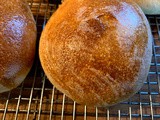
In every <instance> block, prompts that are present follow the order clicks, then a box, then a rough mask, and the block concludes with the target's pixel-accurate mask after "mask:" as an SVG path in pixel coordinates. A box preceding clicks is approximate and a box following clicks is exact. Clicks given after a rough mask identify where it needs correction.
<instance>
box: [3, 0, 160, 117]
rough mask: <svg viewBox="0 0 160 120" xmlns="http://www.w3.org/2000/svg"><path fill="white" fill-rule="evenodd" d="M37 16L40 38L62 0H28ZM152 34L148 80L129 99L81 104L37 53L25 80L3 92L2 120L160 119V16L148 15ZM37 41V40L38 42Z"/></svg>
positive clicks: (35, 16)
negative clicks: (54, 80)
mask: <svg viewBox="0 0 160 120" xmlns="http://www.w3.org/2000/svg"><path fill="white" fill-rule="evenodd" d="M27 2H28V4H29V6H30V8H31V10H32V13H33V15H34V18H35V21H36V24H37V29H38V38H37V40H39V37H40V34H41V31H42V30H43V28H44V26H45V24H46V22H47V20H48V19H49V18H50V16H51V15H52V13H53V12H54V11H55V10H56V9H57V7H58V5H59V4H60V3H61V2H60V1H58V0H57V1H56V0H55V1H54V0H27ZM147 18H148V20H149V22H150V25H151V28H152V33H153V37H154V40H153V57H152V63H151V68H150V72H149V74H148V79H147V81H146V82H145V83H144V86H143V87H142V89H141V90H140V91H139V92H138V93H137V94H135V95H134V96H133V97H131V98H130V99H129V100H127V101H125V102H122V103H120V104H118V105H116V106H113V107H110V108H108V109H98V108H91V107H87V106H82V105H79V104H77V103H76V102H74V101H72V100H71V99H69V98H68V97H67V96H65V95H64V94H63V93H61V92H59V91H58V90H57V89H56V88H55V87H54V86H52V85H51V84H50V82H49V81H48V80H47V78H46V76H45V74H44V73H43V70H42V68H41V66H40V62H39V59H38V55H37V56H36V60H35V62H34V66H33V68H32V70H31V72H30V73H29V75H28V76H27V78H26V79H25V81H24V82H23V83H22V84H21V85H20V86H19V87H18V88H16V89H14V90H12V91H10V92H7V93H3V94H0V119H1V120H14V119H15V120H20V119H25V120H44V119H46V120H117V119H118V120H143V119H145V120H158V119H160V15H159V16H158V15H157V16H150V15H148V16H147ZM37 44H38V43H37Z"/></svg>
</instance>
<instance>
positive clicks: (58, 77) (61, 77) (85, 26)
mask: <svg viewBox="0 0 160 120" xmlns="http://www.w3.org/2000/svg"><path fill="white" fill-rule="evenodd" d="M39 56H40V61H41V64H42V67H43V69H44V72H45V73H46V75H47V77H48V79H49V80H50V82H51V83H52V84H53V85H54V86H55V87H57V88H58V89H59V90H60V91H62V92H63V93H65V94H66V95H67V96H68V97H70V98H72V99H73V100H75V101H76V102H78V103H80V104H85V105H90V106H98V107H105V106H111V105H114V104H116V103H118V102H121V101H123V100H126V99H128V98H129V97H131V96H132V95H133V94H135V93H136V92H137V91H138V90H139V89H140V88H141V87H142V85H143V83H144V81H145V80H146V78H147V74H148V71H149V67H150V62H151V56H152V35H151V30H150V26H149V23H148V21H147V19H146V17H145V15H144V13H143V12H142V10H141V9H140V8H139V7H138V6H137V5H136V4H135V3H132V2H119V1H118V0H112V2H110V1H106V0H65V1H64V2H63V4H62V5H61V6H60V7H59V8H58V10H57V11H56V12H55V13H54V14H53V15H52V17H51V18H50V20H49V21H48V23H47V25H46V27H45V29H44V31H43V32H42V35H41V38H40V44H39Z"/></svg>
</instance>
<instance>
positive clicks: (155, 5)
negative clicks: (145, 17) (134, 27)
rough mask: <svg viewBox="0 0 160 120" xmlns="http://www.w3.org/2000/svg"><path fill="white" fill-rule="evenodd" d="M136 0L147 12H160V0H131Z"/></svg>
mask: <svg viewBox="0 0 160 120" xmlns="http://www.w3.org/2000/svg"><path fill="white" fill-rule="evenodd" d="M131 1H134V2H136V3H137V4H138V5H139V6H140V7H141V8H142V10H143V11H144V13H145V14H158V15H159V14H160V0H131Z"/></svg>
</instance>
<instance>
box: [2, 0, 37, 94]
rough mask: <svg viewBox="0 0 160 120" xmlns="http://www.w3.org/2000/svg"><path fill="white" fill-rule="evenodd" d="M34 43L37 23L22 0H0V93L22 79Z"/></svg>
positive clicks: (29, 67)
mask: <svg viewBox="0 0 160 120" xmlns="http://www.w3.org/2000/svg"><path fill="white" fill-rule="evenodd" d="M35 44H36V25H35V21H34V18H33V15H32V13H31V11H30V8H29V6H28V4H27V3H26V2H25V0H0V68H1V69H0V93H1V92H5V91H8V90H11V89H13V88H15V87H17V86H18V85H19V84H20V83H21V82H22V81H23V80H24V79H25V77H26V76H27V74H28V72H29V70H30V69H31V67H32V63H33V61H34V55H35V47H36V46H35Z"/></svg>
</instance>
